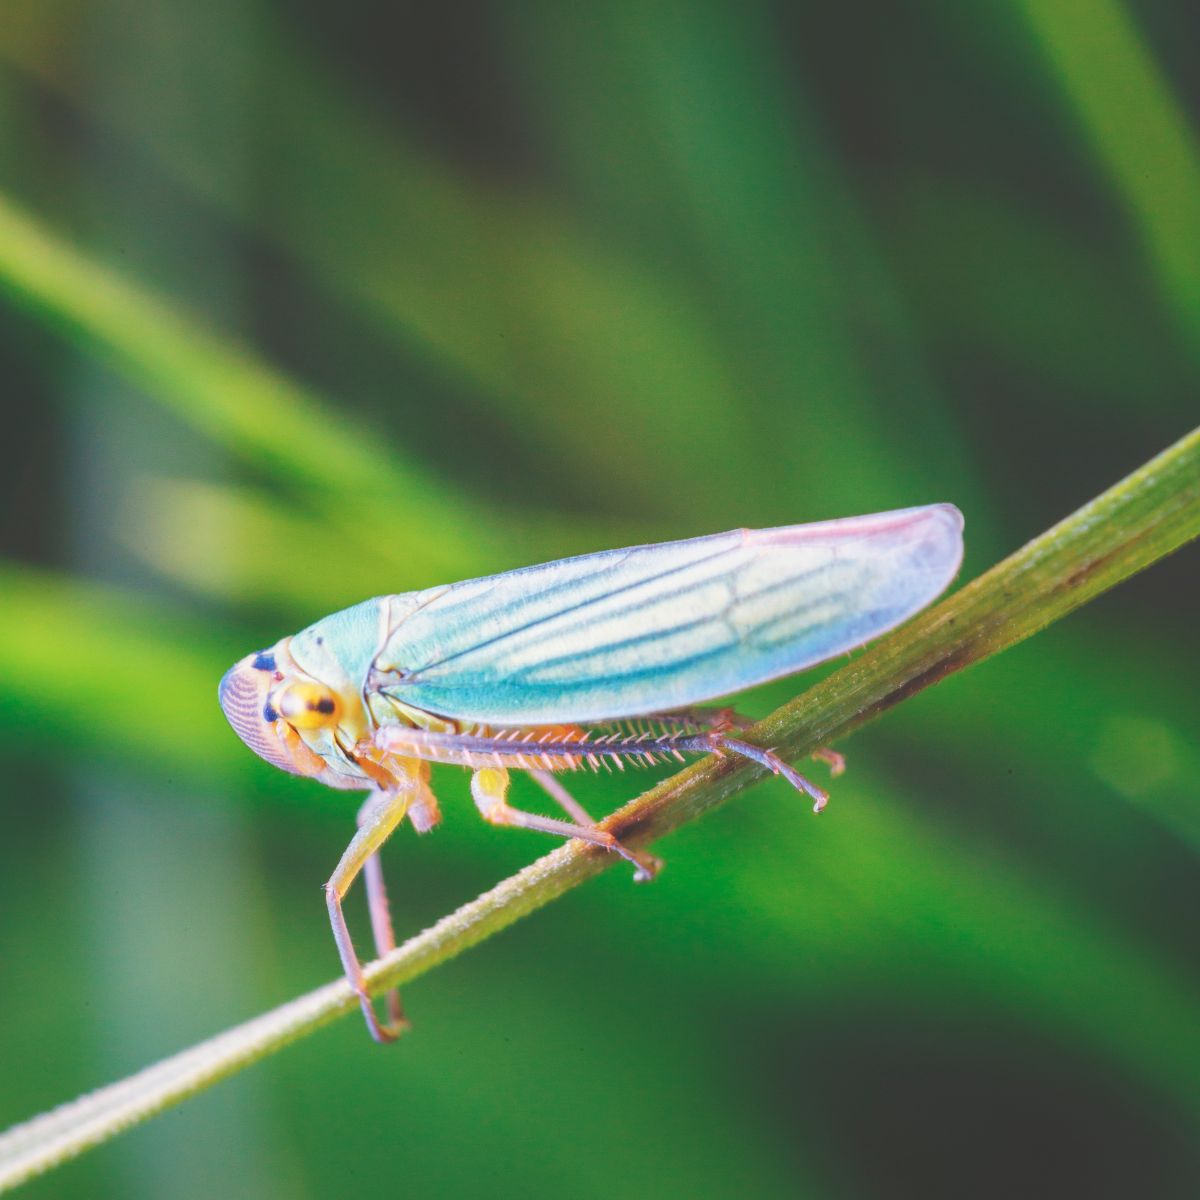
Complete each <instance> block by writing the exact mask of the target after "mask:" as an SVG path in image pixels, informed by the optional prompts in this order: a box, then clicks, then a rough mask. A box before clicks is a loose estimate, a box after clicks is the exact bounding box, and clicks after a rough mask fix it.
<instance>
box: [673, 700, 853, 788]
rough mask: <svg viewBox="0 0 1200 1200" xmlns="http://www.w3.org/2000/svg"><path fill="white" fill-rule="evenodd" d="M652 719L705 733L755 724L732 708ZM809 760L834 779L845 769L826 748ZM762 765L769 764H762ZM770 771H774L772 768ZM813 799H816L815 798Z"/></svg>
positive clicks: (738, 729) (838, 757)
mask: <svg viewBox="0 0 1200 1200" xmlns="http://www.w3.org/2000/svg"><path fill="white" fill-rule="evenodd" d="M654 719H655V720H662V721H668V722H670V721H677V722H679V723H680V724H681V725H691V726H694V727H695V728H697V729H701V730H703V731H704V732H705V733H732V732H739V733H740V732H744V731H745V730H747V729H749V728H750V727H751V726H752V725H754V724H755V720H754V718H753V717H747V716H744V715H743V714H742V713H739V712H738V711H737V710H736V709H733V708H701V707H692V708H676V709H672V710H671V711H670V712H665V713H660V714H657V715H656V717H655V718H654ZM735 740H737V739H735ZM755 749H757V747H755ZM809 758H813V759H816V760H817V762H823V763H824V764H825V765H826V766H827V767H828V768H829V773H830V775H832V776H833V777H834V778H835V779H836V778H837V777H838V776H839V775H841V774H842V772H843V771H845V769H846V759H845V756H844V755H842V754H839V753H838V752H837V751H836V750H831V749H830V748H829V747H828V746H818V747H817V749H816V750H814V751H813V752H812V753H811V754H810V755H809ZM764 765H769V764H766V763H764ZM772 770H774V768H773V767H772ZM775 773H776V774H781V773H782V772H779V771H776V772H775ZM801 790H802V791H808V789H807V788H802V789H801ZM818 790H819V789H818ZM809 794H810V795H811V794H812V793H811V792H810V793H809ZM823 794H824V793H822V795H823ZM813 798H814V799H816V797H815V796H814V797H813Z"/></svg>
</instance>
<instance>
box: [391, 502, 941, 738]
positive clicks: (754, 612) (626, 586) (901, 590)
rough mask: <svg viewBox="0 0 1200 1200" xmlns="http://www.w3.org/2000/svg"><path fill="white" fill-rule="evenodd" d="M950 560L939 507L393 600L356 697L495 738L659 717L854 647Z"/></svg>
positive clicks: (543, 570) (923, 594) (905, 610)
mask: <svg viewBox="0 0 1200 1200" xmlns="http://www.w3.org/2000/svg"><path fill="white" fill-rule="evenodd" d="M961 558H962V516H961V514H960V513H959V511H958V510H957V509H956V508H954V507H953V506H952V505H949V504H937V505H930V506H928V507H924V508H910V509H901V510H898V511H895V512H887V513H877V514H874V515H872V516H865V517H853V518H848V519H845V520H839V521H827V522H823V523H820V524H813V525H791V526H783V527H780V528H777V529H764V530H733V531H732V532H730V533H720V534H715V535H713V536H711V537H701V538H693V539H690V540H688V541H682V542H665V543H662V544H661V545H651V546H634V547H632V548H630V549H627V550H608V551H604V552H602V553H599V554H588V555H583V556H582V557H579V558H568V559H563V560H561V561H559V562H553V563H547V564H545V565H544V566H538V567H527V568H525V569H523V570H519V571H510V572H508V573H506V574H503V575H494V576H491V577H489V578H485V579H473V580H468V581H467V582H464V583H458V584H452V585H450V586H449V587H445V588H433V589H430V590H429V591H428V592H423V593H418V594H416V595H413V594H411V593H410V594H409V595H407V596H404V597H394V598H393V599H394V600H395V602H396V603H397V609H396V621H395V624H394V627H393V628H392V629H391V631H390V634H389V636H388V638H387V641H386V643H385V644H384V647H383V650H382V651H381V653H380V654H379V655H378V657H377V659H376V662H375V669H374V671H373V672H372V675H371V680H370V686H371V687H372V688H373V689H377V690H379V691H382V692H385V693H387V694H388V695H391V696H393V697H395V698H396V699H397V700H400V701H402V702H404V703H405V704H409V705H412V706H414V707H416V708H420V709H424V710H426V711H428V712H434V713H440V714H443V715H446V716H451V717H457V718H461V719H466V720H472V721H480V722H486V723H490V724H496V725H535V724H553V723H556V722H573V721H600V720H606V719H613V718H618V717H629V716H636V715H640V714H644V713H650V712H662V711H665V710H668V709H671V708H680V707H684V706H687V705H691V704H698V703H702V702H704V701H706V700H711V699H714V698H715V697H718V696H724V695H728V694H731V693H733V692H737V691H741V690H743V689H744V688H747V687H751V686H753V685H754V684H757V683H762V682H764V681H766V680H768V679H775V678H778V677H780V676H782V675H790V674H792V673H793V672H796V671H800V670H803V669H804V668H805V667H810V666H813V665H814V664H816V663H819V662H822V661H824V660H825V659H829V658H833V657H834V656H836V655H838V654H842V653H844V652H845V651H847V650H851V649H854V648H855V647H857V646H861V645H862V644H863V643H864V642H868V641H870V640H871V639H872V638H874V637H877V636H878V635H879V634H881V633H883V632H885V631H886V630H888V629H891V628H892V627H893V626H895V625H898V624H900V622H902V621H904V620H905V619H906V618H908V617H910V616H911V615H912V614H913V613H915V612H917V611H919V610H920V609H922V608H924V607H925V606H926V605H927V604H928V603H929V602H930V601H931V600H933V599H934V597H936V596H937V595H938V594H939V593H940V592H941V591H942V590H943V589H944V588H945V587H946V586H947V585H948V584H949V582H950V581H951V579H953V578H954V575H955V573H956V572H957V570H958V566H959V562H960V560H961Z"/></svg>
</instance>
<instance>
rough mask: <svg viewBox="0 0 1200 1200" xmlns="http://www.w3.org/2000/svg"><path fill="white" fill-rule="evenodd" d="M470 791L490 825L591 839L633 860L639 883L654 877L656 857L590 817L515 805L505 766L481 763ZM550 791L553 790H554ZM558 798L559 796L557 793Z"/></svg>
mask: <svg viewBox="0 0 1200 1200" xmlns="http://www.w3.org/2000/svg"><path fill="white" fill-rule="evenodd" d="M544 786H545V785H544V784H543V787H544ZM471 795H472V797H473V798H474V800H475V806H476V807H477V808H478V809H479V812H480V814H481V815H482V817H483V819H484V820H485V821H487V822H488V823H489V824H490V825H510V826H515V827H517V828H518V829H536V830H538V831H539V832H540V833H552V834H557V835H558V836H559V837H564V838H578V839H579V840H580V841H582V842H590V843H591V844H592V845H593V846H600V847H602V848H603V849H605V850H611V851H612V852H613V853H614V854H619V855H620V856H621V857H622V858H624V859H626V860H627V861H628V862H630V863H632V864H633V867H634V874H633V877H634V879H635V880H636V881H637V882H638V883H643V882H645V881H646V880H648V879H653V878H654V870H655V869H656V867H657V859H653V858H652V857H651V856H649V855H640V854H637V853H636V852H635V851H633V850H630V849H628V848H627V847H625V846H623V845H622V844H621V843H620V841H618V840H617V838H616V837H615V836H614V835H613V834H611V833H609V832H608V831H607V830H604V829H597V828H596V827H595V826H594V825H593V824H592V823H591V822H590V821H589V823H588V824H586V825H585V824H582V823H576V822H574V821H558V820H555V819H554V818H553V817H542V816H538V814H537V813H530V812H524V811H523V810H521V809H519V808H513V807H512V806H511V805H510V804H509V803H508V771H507V770H506V769H505V768H504V767H481V768H480V769H479V770H477V771H476V772H475V773H474V774H473V775H472V776H471ZM551 795H554V793H553V792H551ZM555 799H558V797H557V796H556V795H555ZM571 803H572V804H575V801H574V800H572V801H571ZM568 811H570V810H569V809H568ZM579 811H580V812H581V813H582V815H583V816H585V817H586V816H587V813H586V812H583V810H582V809H580V810H579Z"/></svg>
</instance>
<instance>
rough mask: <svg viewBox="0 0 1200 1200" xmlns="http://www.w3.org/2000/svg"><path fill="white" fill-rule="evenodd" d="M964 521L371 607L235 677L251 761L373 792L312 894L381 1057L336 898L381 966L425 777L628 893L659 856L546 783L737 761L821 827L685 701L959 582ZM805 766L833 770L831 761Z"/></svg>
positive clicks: (706, 554)
mask: <svg viewBox="0 0 1200 1200" xmlns="http://www.w3.org/2000/svg"><path fill="white" fill-rule="evenodd" d="M962 525H963V522H962V515H961V514H960V513H959V511H958V509H956V508H955V507H954V506H953V505H949V504H934V505H928V506H925V507H921V508H908V509H900V510H897V511H894V512H885V513H875V514H873V515H870V516H863V517H849V518H845V519H842V520H837V521H825V522H821V523H818V524H811V525H787V526H782V527H780V528H776V529H735V530H732V531H731V532H729V533H718V534H713V535H711V536H709V537H699V538H691V539H689V540H687V541H679V542H663V543H661V544H658V545H649V546H633V547H630V548H628V549H624V550H605V551H601V552H600V553H597V554H585V555H582V556H579V557H577V558H564V559H560V560H559V561H557V562H551V563H546V564H544V565H542V566H536V567H525V568H523V569H521V570H517V571H508V572H505V573H504V574H501V575H492V576H488V577H486V578H483V579H471V580H467V581H465V582H463V583H452V584H448V585H445V586H442V587H432V588H428V589H426V590H425V591H421V592H404V593H401V594H399V595H394V596H377V597H376V598H374V599H372V600H365V601H363V602H362V603H361V604H357V605H355V606H354V607H353V608H347V609H345V610H343V611H342V612H337V613H334V614H333V615H332V616H328V617H324V618H322V619H321V620H320V621H317V622H316V623H315V624H314V625H310V626H309V627H308V628H307V629H305V630H303V631H302V632H300V633H297V634H292V635H291V636H288V637H284V638H282V639H281V640H280V641H278V642H277V643H276V644H275V645H274V646H273V647H271V648H270V649H268V650H261V651H258V652H257V653H254V654H250V655H248V656H247V657H246V658H244V659H242V660H241V661H240V662H238V663H236V664H235V665H234V666H233V667H232V668H230V670H229V671H228V672H227V673H226V675H225V677H224V678H223V679H222V680H221V685H220V701H221V707H222V709H223V710H224V712H225V716H226V717H227V718H228V720H229V723H230V725H232V726H233V728H234V730H235V731H236V733H237V734H238V736H239V737H240V738H241V739H242V741H244V742H245V743H246V745H247V746H249V747H250V749H251V750H253V751H254V752H255V753H256V754H258V755H259V756H260V757H262V758H264V759H266V761H267V762H269V763H273V764H274V765H275V766H277V767H280V768H282V769H283V770H285V771H290V772H292V773H294V774H297V775H307V776H310V777H312V778H313V779H319V780H320V781H321V782H322V783H325V784H328V785H329V786H330V787H335V788H342V789H345V790H348V791H359V792H367V793H369V794H368V796H367V799H366V801H365V803H363V804H362V806H361V807H360V809H359V812H358V832H357V833H356V834H355V835H354V837H353V839H352V840H351V842H350V844H349V846H348V847H347V849H346V852H345V853H344V854H343V855H342V858H341V861H340V862H339V863H338V865H337V868H336V869H335V870H334V872H333V874H332V876H331V877H330V879H329V882H328V883H327V884H326V885H325V893H326V899H327V905H328V910H329V919H330V922H331V924H332V926H333V936H334V940H335V942H336V943H337V948H338V953H339V955H340V957H341V961H342V966H343V968H344V970H345V973H346V978H347V979H348V980H349V982H350V984H351V986H352V987H353V988H354V990H355V991H356V992H357V994H358V996H359V998H360V1000H361V1002H362V1010H363V1015H364V1017H365V1018H366V1022H367V1027H368V1028H369V1029H370V1031H371V1034H372V1036H373V1037H374V1038H376V1040H378V1041H381V1042H382V1041H391V1040H393V1039H394V1038H395V1037H397V1036H398V1034H399V1033H400V1032H401V1031H402V1030H403V1029H404V1028H405V1027H406V1021H405V1018H404V1013H403V1010H402V1008H401V1005H400V998H399V995H398V993H397V992H395V991H392V992H391V993H389V995H388V996H387V999H386V1004H387V1010H388V1011H387V1018H386V1020H381V1019H380V1017H379V1015H378V1014H377V1013H376V1011H375V1007H374V1005H373V1004H372V1002H371V999H370V997H369V996H368V995H367V990H366V986H365V984H364V980H363V973H362V967H361V964H360V963H359V959H358V956H357V954H356V953H355V950H354V946H353V943H352V942H351V939H350V934H349V931H348V929H347V926H346V919H345V916H344V914H343V911H342V901H343V899H344V898H345V895H346V893H347V891H348V890H349V888H350V886H351V884H352V883H353V882H354V880H355V878H357V876H358V874H359V873H360V872H363V873H364V874H365V876H366V887H367V897H368V907H369V911H370V916H371V925H372V929H373V932H374V937H375V946H376V949H377V950H378V952H379V953H380V954H385V953H387V952H388V951H389V950H391V949H392V948H393V947H394V946H395V938H394V936H393V932H392V924H391V918H390V916H389V912H388V903H387V895H386V892H385V889H384V882H383V872H382V869H381V866H380V861H379V850H380V847H381V846H382V845H383V843H384V842H385V841H386V840H387V838H388V836H389V835H390V834H391V833H392V831H393V830H394V829H395V828H396V827H397V826H398V825H399V824H400V823H401V821H403V820H404V819H405V818H406V817H407V818H408V820H409V822H410V823H411V824H412V826H413V827H414V829H416V830H417V832H418V833H424V832H426V831H427V830H429V829H432V828H433V827H434V826H435V825H436V824H437V823H438V822H439V821H440V819H441V813H440V811H439V809H438V803H437V800H436V799H435V798H434V794H433V792H432V790H431V788H430V766H431V764H434V763H444V764H454V765H458V766H462V767H466V768H468V769H469V770H470V771H471V773H472V774H471V794H472V796H473V797H474V800H475V803H476V805H477V806H478V808H479V811H480V812H481V813H482V815H483V817H484V819H485V820H487V821H489V822H491V823H492V824H494V825H515V826H519V827H521V828H524V829H535V830H540V831H542V832H544V833H550V834H555V835H558V836H560V837H565V838H579V839H581V840H583V841H585V842H590V843H592V844H593V845H595V846H597V847H600V848H601V849H603V850H605V851H608V852H611V853H615V854H618V855H620V856H621V857H623V858H625V859H627V860H628V861H629V862H630V863H632V864H633V867H634V874H635V878H636V879H639V880H645V879H650V878H651V877H652V876H653V875H654V873H655V870H656V869H657V867H658V865H659V863H658V860H657V859H655V858H654V857H653V856H651V855H649V854H646V853H643V852H639V851H636V850H634V849H632V848H630V847H627V846H625V845H623V844H622V843H621V842H619V841H618V840H617V839H616V838H615V837H614V836H613V835H612V834H611V833H608V832H606V831H605V830H602V829H599V828H597V827H596V824H595V822H594V821H593V820H592V818H591V817H590V816H589V815H588V814H587V812H586V811H585V810H584V809H583V808H582V807H581V806H580V805H579V803H578V802H577V801H576V800H575V799H574V798H573V797H572V796H571V794H570V793H569V792H568V791H567V790H566V789H565V788H564V787H563V785H562V783H561V782H560V781H559V778H558V777H559V776H560V775H562V774H564V773H567V772H571V771H578V770H586V769H590V770H602V769H606V768H607V769H612V768H613V767H614V766H616V767H619V768H623V767H624V766H625V765H626V764H634V765H649V764H651V763H656V762H660V761H665V760H668V759H678V760H682V759H683V757H684V756H685V755H689V754H719V755H730V754H732V755H740V756H743V757H746V758H751V759H753V760H754V761H756V762H758V763H760V764H762V765H763V766H765V767H767V768H768V769H769V770H771V771H773V772H774V773H775V774H777V775H781V776H782V777H783V778H785V779H786V780H787V781H788V782H789V783H791V784H792V785H793V786H794V787H795V788H796V789H797V790H798V791H801V792H803V793H805V794H806V795H807V796H808V797H810V798H811V800H812V801H813V807H814V809H815V810H816V811H818V812H819V811H820V809H821V808H822V807H823V806H824V804H825V799H826V796H825V793H824V792H823V791H822V790H821V789H820V788H819V787H817V785H816V784H814V783H812V782H810V781H809V780H808V779H806V778H805V777H804V776H803V775H801V774H800V773H799V772H798V771H796V769H795V768H794V767H792V766H791V765H790V764H789V763H786V762H784V761H783V760H782V759H781V758H779V756H778V755H776V754H775V753H774V752H773V751H772V750H770V749H767V748H764V747H760V746H756V745H754V744H752V743H751V742H749V741H747V740H746V739H745V738H744V737H741V736H739V735H740V734H742V733H743V732H744V731H745V729H746V728H747V727H748V726H749V724H750V722H749V721H747V720H746V719H744V718H742V717H740V716H738V715H737V714H736V713H735V712H734V711H733V710H731V709H713V708H703V707H700V706H701V705H703V704H705V703H706V702H708V701H712V700H713V699H714V698H716V697H722V696H729V695H731V694H732V693H735V692H739V691H742V690H744V689H745V688H748V687H752V686H754V685H755V684H759V683H764V682H766V681H767V680H770V679H778V678H780V677H781V676H785V675H791V674H793V673H795V672H797V671H801V670H804V669H805V668H806V667H811V666H814V665H815V664H817V663H820V662H824V661H825V660H827V659H830V658H833V657H835V656H837V655H839V654H844V653H846V652H847V651H849V650H853V649H855V648H856V647H859V646H862V645H863V644H864V643H866V642H869V641H870V640H871V639H873V638H875V637H878V636H879V635H880V634H882V633H884V632H886V631H887V630H889V629H892V628H894V627H895V626H896V625H899V624H900V623H901V622H902V621H904V620H906V619H907V618H909V617H910V616H912V615H913V614H914V613H916V612H918V611H919V610H920V609H922V608H924V607H925V606H926V605H927V604H929V603H930V602H931V601H932V600H933V599H934V598H935V597H936V596H938V595H939V594H940V593H941V592H942V591H943V589H945V587H946V586H947V585H948V584H949V583H950V581H951V579H953V578H954V575H955V573H956V572H957V570H958V566H959V563H960V561H961V558H962ZM819 756H820V757H822V758H824V759H825V760H826V761H827V762H829V763H830V764H831V765H832V766H833V768H834V773H836V772H837V770H838V769H840V765H841V760H840V758H839V756H838V755H836V754H835V753H833V752H832V751H828V750H826V751H822V752H820V755H819ZM510 770H521V771H526V772H528V774H529V775H530V776H531V777H532V778H533V779H534V780H536V782H537V783H538V784H540V785H541V787H542V788H543V789H544V790H545V791H546V792H547V793H548V794H549V795H550V797H551V798H552V799H553V800H554V801H555V802H556V803H557V804H558V805H559V806H560V807H561V808H562V810H563V811H564V813H565V814H566V819H556V818H551V817H545V816H540V815H538V814H535V813H529V812H524V811H522V810H520V809H517V808H514V807H512V806H511V805H510V804H509V803H508V800H507V792H508V783H509V771H510Z"/></svg>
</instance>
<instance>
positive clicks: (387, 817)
mask: <svg viewBox="0 0 1200 1200" xmlns="http://www.w3.org/2000/svg"><path fill="white" fill-rule="evenodd" d="M411 799H412V796H411V794H410V793H409V792H408V791H400V792H380V793H379V794H378V795H377V796H373V797H372V798H371V800H369V801H368V802H367V804H365V805H364V806H363V811H362V812H361V813H360V816H359V829H358V832H357V833H356V834H355V835H354V837H353V838H352V839H351V842H350V845H349V846H347V847H346V850H345V853H344V854H343V855H342V857H341V861H340V862H339V863H338V865H337V867H336V869H335V870H334V872H333V874H332V875H331V876H330V877H329V882H328V883H327V884H326V885H325V900H326V904H327V906H328V908H329V923H330V925H332V927H333V940H334V942H335V943H336V944H337V948H338V954H339V956H340V957H341V960H342V969H343V970H344V971H345V973H346V978H347V979H348V980H349V981H350V986H351V987H352V988H353V989H354V990H355V992H357V993H358V999H359V1003H360V1004H361V1005H362V1010H363V1016H364V1017H365V1018H366V1021H367V1028H368V1029H369V1030H370V1032H371V1036H372V1037H373V1038H374V1039H375V1040H376V1041H377V1042H392V1041H395V1040H396V1038H397V1037H399V1036H400V1034H401V1033H402V1032H403V1031H404V1022H403V1018H401V1020H400V1021H399V1022H397V1021H395V1020H393V1021H392V1022H391V1023H390V1024H388V1025H381V1024H380V1022H379V1018H378V1017H377V1016H376V1014H375V1008H374V1005H372V1003H371V997H370V996H369V995H368V994H367V985H366V981H365V980H364V979H363V973H362V964H361V963H360V962H359V961H358V955H357V954H356V953H355V950H354V943H353V942H352V941H351V940H350V930H349V929H347V927H346V916H345V914H344V913H343V912H342V900H343V899H344V898H345V896H346V893H347V892H348V891H349V890H350V885H351V884H352V883H353V882H354V880H355V878H356V876H357V875H358V873H359V871H361V870H362V869H363V867H364V866H367V864H368V863H369V860H370V859H372V858H374V856H375V853H376V851H377V850H378V849H379V847H380V846H382V845H383V843H384V842H385V841H387V838H388V835H389V834H390V833H391V832H392V830H393V829H395V828H396V826H397V825H399V824H400V822H401V821H402V820H403V819H404V814H405V813H406V812H407V811H408V805H409V801H410V800H411ZM379 885H380V894H381V895H382V885H383V875H382V872H380V873H379ZM368 886H370V874H368ZM374 923H375V912H374V905H372V924H373V925H374ZM390 925H391V922H390V920H389V921H387V927H388V931H389V932H390ZM376 936H377V937H378V927H377V928H376Z"/></svg>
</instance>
